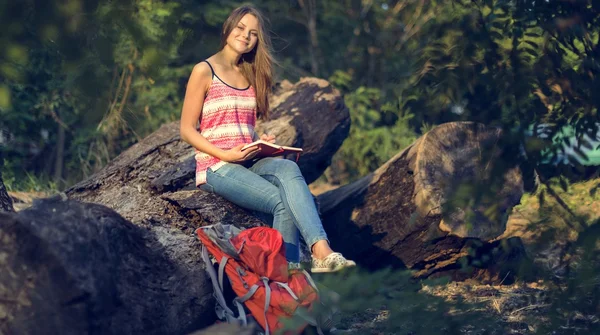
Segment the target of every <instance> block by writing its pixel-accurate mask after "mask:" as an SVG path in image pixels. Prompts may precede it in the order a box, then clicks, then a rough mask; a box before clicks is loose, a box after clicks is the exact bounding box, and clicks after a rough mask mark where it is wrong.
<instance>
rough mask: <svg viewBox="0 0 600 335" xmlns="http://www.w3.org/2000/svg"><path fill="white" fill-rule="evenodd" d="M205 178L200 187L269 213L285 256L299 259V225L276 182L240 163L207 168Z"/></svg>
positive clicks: (243, 205) (290, 259)
mask: <svg viewBox="0 0 600 335" xmlns="http://www.w3.org/2000/svg"><path fill="white" fill-rule="evenodd" d="M206 180H207V183H206V184H204V185H201V186H200V188H201V189H203V190H206V191H209V192H214V193H215V194H218V195H220V196H222V197H223V198H225V199H227V200H229V201H231V202H233V203H234V204H236V205H238V206H240V207H243V208H246V209H250V210H254V211H259V212H263V213H270V214H272V215H273V228H275V229H277V230H278V231H279V232H280V233H281V235H282V237H283V241H284V243H285V251H286V259H287V260H288V262H293V263H298V262H300V249H299V248H300V244H299V234H298V228H296V225H295V224H294V222H293V220H292V218H291V217H290V215H289V213H288V211H287V210H286V208H285V205H284V203H283V201H282V199H281V195H280V192H279V189H278V188H277V187H276V186H275V185H273V184H272V183H270V182H269V181H267V180H265V179H264V178H262V177H261V176H259V175H257V174H256V173H254V172H252V171H250V170H248V169H247V168H245V167H244V166H241V165H239V164H226V165H224V166H222V167H220V168H219V169H217V171H212V170H210V169H209V170H208V171H207V174H206Z"/></svg>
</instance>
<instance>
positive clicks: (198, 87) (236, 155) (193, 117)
mask: <svg viewBox="0 0 600 335" xmlns="http://www.w3.org/2000/svg"><path fill="white" fill-rule="evenodd" d="M211 82H212V71H211V70H210V67H209V66H208V64H206V63H205V62H202V63H198V64H196V66H194V69H193V70H192V74H191V75H190V79H189V80H188V84H187V88H186V91H185V98H184V100H183V108H182V110H181V121H180V124H179V134H180V136H181V139H182V140H184V141H186V142H187V143H189V144H190V145H191V146H193V147H194V148H196V149H198V150H199V151H202V152H204V153H206V154H208V155H211V156H213V157H217V158H219V159H220V160H223V161H226V162H241V161H244V160H246V159H250V158H252V157H254V156H255V155H256V153H257V151H256V150H244V151H243V152H242V151H241V148H242V147H243V146H244V145H243V144H241V145H238V146H236V147H234V148H232V149H231V150H223V149H220V148H218V147H216V146H215V145H213V144H212V143H210V142H209V141H208V140H207V139H206V138H205V137H204V136H202V135H201V134H200V133H199V132H198V130H197V129H196V125H197V124H198V120H200V117H201V115H202V107H203V105H204V97H205V96H206V92H207V90H208V88H209V87H210V84H211Z"/></svg>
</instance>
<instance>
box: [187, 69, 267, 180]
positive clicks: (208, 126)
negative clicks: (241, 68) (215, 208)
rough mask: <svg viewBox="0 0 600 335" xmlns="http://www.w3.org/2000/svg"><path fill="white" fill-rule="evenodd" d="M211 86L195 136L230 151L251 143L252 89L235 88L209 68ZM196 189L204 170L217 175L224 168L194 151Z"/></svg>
mask: <svg viewBox="0 0 600 335" xmlns="http://www.w3.org/2000/svg"><path fill="white" fill-rule="evenodd" d="M204 62H206V63H207V64H208V66H209V67H210V70H211V71H212V83H211V84H210V87H209V88H208V91H207V92H206V97H205V98H204V106H203V107H202V114H201V116H200V122H199V127H198V132H200V134H201V135H202V136H204V138H206V139H207V140H208V141H209V142H210V143H212V144H213V145H214V146H216V147H218V148H220V149H223V150H229V149H231V148H233V147H235V146H236V145H239V144H242V143H252V141H253V140H254V139H255V138H256V137H257V136H256V134H255V132H254V127H255V125H256V94H255V92H254V88H253V87H252V86H248V87H247V88H244V89H239V88H235V87H233V86H230V85H228V84H227V83H225V82H224V81H223V80H221V78H219V76H217V74H216V73H215V71H214V69H213V67H212V65H210V63H209V62H208V61H204ZM195 153H196V155H195V158H196V186H200V185H202V184H204V183H206V170H208V168H212V171H216V170H217V169H218V168H220V167H221V166H223V165H225V164H227V162H224V161H222V160H220V159H218V158H217V157H213V156H210V155H208V154H206V153H204V152H201V151H199V150H195Z"/></svg>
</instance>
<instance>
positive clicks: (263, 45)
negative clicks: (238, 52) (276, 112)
mask: <svg viewBox="0 0 600 335" xmlns="http://www.w3.org/2000/svg"><path fill="white" fill-rule="evenodd" d="M246 14H251V15H253V16H254V17H256V19H257V20H258V41H257V43H256V45H255V46H254V49H252V51H250V52H248V53H245V54H243V55H242V56H241V57H240V61H239V63H238V64H239V66H240V70H241V72H242V75H243V76H244V77H246V79H247V80H248V81H249V82H250V85H252V86H253V87H254V90H255V91H256V113H257V116H258V117H259V118H261V119H263V120H267V119H268V118H269V93H271V88H272V85H273V65H274V64H275V59H274V58H273V55H272V53H273V51H272V45H271V37H270V36H269V34H268V32H267V27H266V25H267V23H268V21H267V19H266V18H265V17H264V15H262V13H261V12H260V11H259V10H258V9H257V8H255V7H253V6H250V5H243V6H240V7H238V8H236V9H234V10H233V11H232V12H231V14H229V17H228V18H227V20H225V23H223V31H222V35H221V50H222V49H223V48H224V47H225V44H227V37H228V36H229V34H230V33H231V31H232V30H233V29H234V28H235V27H236V26H237V24H238V23H239V22H240V20H241V19H242V17H244V15H246Z"/></svg>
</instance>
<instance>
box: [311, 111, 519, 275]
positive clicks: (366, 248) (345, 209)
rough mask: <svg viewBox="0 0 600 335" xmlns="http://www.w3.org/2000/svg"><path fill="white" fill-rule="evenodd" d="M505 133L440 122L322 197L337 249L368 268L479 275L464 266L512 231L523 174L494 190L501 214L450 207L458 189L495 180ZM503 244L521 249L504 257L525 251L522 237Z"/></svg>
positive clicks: (514, 171) (511, 171) (508, 175)
mask: <svg viewBox="0 0 600 335" xmlns="http://www.w3.org/2000/svg"><path fill="white" fill-rule="evenodd" d="M500 135H501V134H500V131H499V130H497V129H496V128H489V127H485V126H483V125H480V124H475V123H471V122H456V123H447V124H443V125H440V126H438V127H436V128H434V129H432V130H431V131H429V132H428V133H427V134H425V135H423V136H422V137H420V138H419V139H417V141H415V142H414V143H413V144H412V145H411V146H409V147H408V148H406V149H405V150H403V151H402V152H400V153H399V154H398V155H396V156H395V157H393V158H392V159H390V160H389V161H388V162H387V163H385V164H384V165H383V166H382V167H380V168H379V169H378V170H377V171H375V172H374V173H372V174H369V175H367V176H365V177H363V178H362V179H360V180H358V181H356V182H354V183H352V184H349V185H345V186H343V187H340V188H338V189H335V190H333V191H329V192H327V193H324V194H322V195H321V196H319V197H318V199H319V202H320V204H321V207H320V209H321V213H322V216H323V222H324V226H325V229H326V231H327V233H328V235H329V239H330V240H331V242H332V245H333V247H334V249H336V250H340V251H341V252H342V253H344V254H345V255H347V256H349V257H350V258H352V259H354V260H356V261H357V262H358V263H359V264H360V265H362V266H364V267H367V268H379V267H384V266H394V267H408V268H411V269H414V270H417V274H416V275H417V276H422V277H427V276H432V275H434V274H436V275H442V274H453V275H455V279H459V278H460V277H465V276H469V275H472V274H462V273H459V271H458V269H460V268H461V267H462V266H461V265H467V264H463V263H465V262H466V263H471V264H473V262H472V261H470V258H469V257H471V255H472V254H473V252H475V250H477V249H478V248H479V247H483V246H484V245H485V243H482V241H483V242H486V241H491V240H493V239H494V238H496V237H497V236H499V235H501V234H502V233H503V232H504V229H505V227H506V218H507V216H508V212H509V211H510V209H511V208H512V207H513V206H514V205H516V204H518V203H519V201H520V198H521V195H522V194H523V182H522V179H521V175H520V172H519V170H518V168H512V169H509V170H508V172H506V174H505V175H504V178H503V182H502V183H500V184H494V185H501V187H498V189H495V190H494V193H495V194H496V198H495V200H496V201H494V202H493V203H494V204H497V207H493V208H492V210H493V211H494V212H493V213H492V214H494V215H483V213H484V212H486V211H487V213H490V207H485V206H484V205H481V206H479V207H468V206H464V207H461V208H453V210H452V211H448V210H447V209H446V208H445V205H446V204H447V203H449V202H451V201H452V200H453V198H452V197H453V196H454V195H455V194H456V191H457V190H461V189H464V188H465V187H468V185H470V184H471V183H473V182H478V183H482V182H483V183H485V182H486V181H490V180H491V176H490V172H491V171H492V167H493V166H495V164H499V162H498V161H499V160H500V157H501V148H499V147H498V146H497V143H498V141H499V139H500ZM494 185H491V184H490V186H489V187H496V186H494ZM498 204H499V205H498ZM467 213H468V214H471V215H470V217H471V218H473V219H472V220H469V215H467ZM490 217H491V218H490ZM496 243H499V242H496ZM502 245H504V246H505V245H509V246H513V247H514V248H516V249H515V250H507V252H505V253H503V255H504V256H502V257H508V258H512V257H513V256H515V257H518V256H516V255H522V253H521V251H519V250H521V249H522V247H519V246H518V245H519V243H518V241H512V242H511V243H509V244H507V243H504V244H502ZM486 247H487V248H488V249H489V250H493V249H494V247H493V246H486ZM509 249H510V248H509ZM482 250H483V249H482ZM496 250H498V249H496ZM496 260H499V259H498V258H496ZM499 275H501V274H499Z"/></svg>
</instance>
